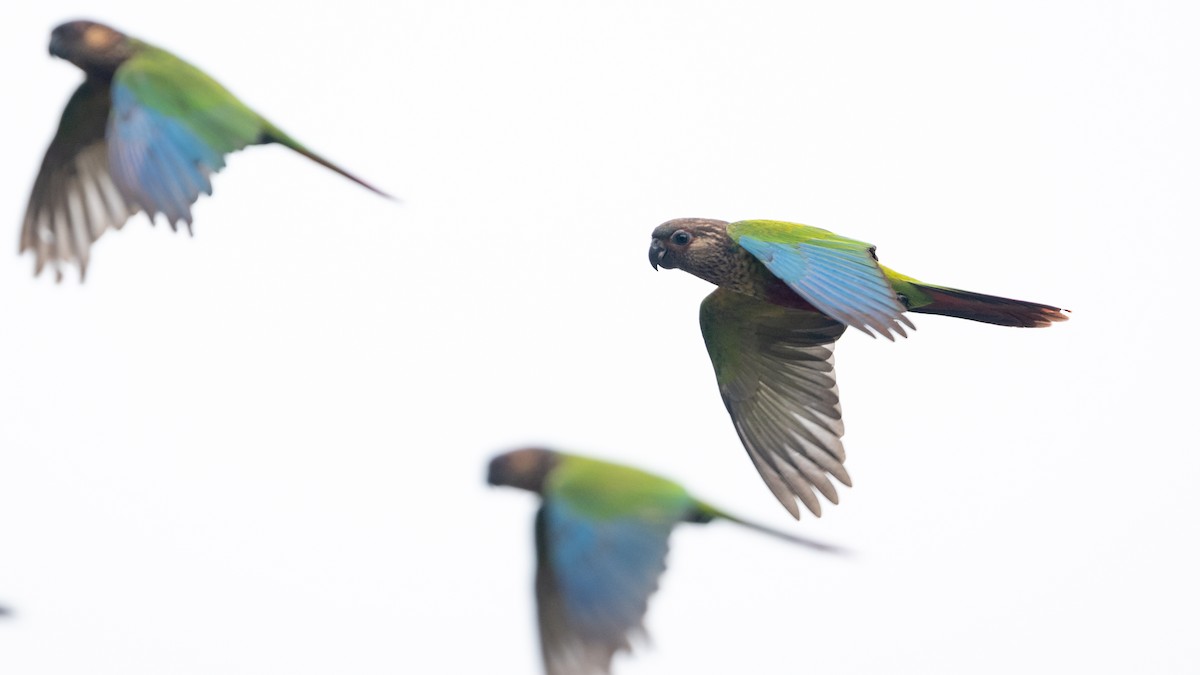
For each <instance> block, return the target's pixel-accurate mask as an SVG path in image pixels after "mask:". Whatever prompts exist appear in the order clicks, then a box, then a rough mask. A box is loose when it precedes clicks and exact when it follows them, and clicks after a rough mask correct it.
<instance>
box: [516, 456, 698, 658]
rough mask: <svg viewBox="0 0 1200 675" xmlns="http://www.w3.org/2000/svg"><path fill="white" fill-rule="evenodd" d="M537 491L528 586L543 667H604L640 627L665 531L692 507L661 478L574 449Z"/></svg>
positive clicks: (660, 563)
mask: <svg viewBox="0 0 1200 675" xmlns="http://www.w3.org/2000/svg"><path fill="white" fill-rule="evenodd" d="M543 498H544V502H543V504H542V508H541V510H540V511H539V512H538V519H537V527H536V534H537V546H538V549H537V550H538V570H537V584H536V590H537V601H538V625H539V627H540V630H541V637H542V655H543V658H544V660H545V664H546V671H547V672H548V673H550V674H551V675H579V674H581V673H604V672H609V666H610V663H611V661H612V656H613V654H614V653H616V652H617V651H619V650H623V649H625V650H627V649H629V648H630V637H631V636H633V635H635V634H638V633H640V632H642V618H643V617H644V616H645V614H646V609H647V606H648V603H649V599H650V596H651V595H652V594H653V593H654V591H655V589H656V588H657V587H658V578H659V576H660V575H661V574H662V572H663V570H664V569H665V568H666V556H667V540H668V538H669V537H670V534H671V530H672V529H673V528H674V527H675V525H676V523H678V522H680V521H681V520H685V519H688V518H689V517H691V516H693V515H695V514H696V513H697V508H698V505H697V504H696V502H695V501H694V500H693V499H692V498H691V497H689V496H688V494H687V493H686V492H685V491H684V490H683V488H682V487H680V486H679V485H677V484H675V483H672V482H671V481H668V480H666V479H663V478H659V477H657V476H653V475H651V474H647V473H645V472H642V471H639V470H637V469H633V468H631V467H625V466H620V465H616V464H610V463H608V462H602V461H599V460H592V459H587V458H583V457H578V456H574V455H560V462H559V464H558V466H557V467H556V468H555V469H554V471H553V472H552V473H551V474H550V476H549V477H548V479H547V484H546V486H545V490H544V492H543Z"/></svg>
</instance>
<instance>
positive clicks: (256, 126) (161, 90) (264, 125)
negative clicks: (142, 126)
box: [113, 43, 272, 154]
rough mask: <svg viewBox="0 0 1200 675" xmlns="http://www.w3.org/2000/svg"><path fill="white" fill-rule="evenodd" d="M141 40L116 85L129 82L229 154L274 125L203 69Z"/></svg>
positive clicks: (147, 100) (147, 102)
mask: <svg viewBox="0 0 1200 675" xmlns="http://www.w3.org/2000/svg"><path fill="white" fill-rule="evenodd" d="M142 44H143V48H142V49H141V50H140V51H139V52H138V54H137V55H136V56H134V57H133V58H131V59H129V60H128V61H126V62H125V64H124V65H122V66H121V67H120V68H119V69H117V74H116V77H115V78H114V81H113V84H114V86H124V87H127V88H128V89H129V90H130V91H131V92H132V93H133V94H134V96H136V97H137V99H138V101H139V102H140V103H141V104H142V105H144V106H146V107H147V108H149V109H151V110H154V111H155V112H158V113H161V114H163V115H166V116H168V117H171V118H173V119H176V120H179V121H181V122H183V123H184V124H186V125H187V126H188V127H189V128H190V129H191V130H193V131H194V132H195V133H196V134H197V135H198V136H199V137H200V138H201V140H203V141H204V142H205V143H206V144H207V145H208V146H209V147H210V148H212V149H213V150H215V151H217V152H220V153H222V154H226V153H229V152H232V151H234V150H239V149H241V148H244V147H245V146H247V145H250V144H252V143H257V142H260V140H261V139H262V136H263V134H264V132H267V131H270V130H271V129H272V127H271V125H270V124H269V123H268V122H267V121H266V120H264V119H263V118H262V117H260V116H259V115H258V114H257V113H255V112H254V111H253V110H251V109H250V108H249V107H247V106H246V105H245V104H244V103H242V102H241V101H239V100H238V99H237V97H236V96H234V95H233V94H231V93H229V90H227V89H226V88H225V87H223V86H221V84H220V83H218V82H217V81H216V80H214V79H212V78H211V77H209V76H208V75H206V74H205V73H204V72H203V71H201V70H200V69H198V68H196V67H195V66H193V65H191V64H190V63H188V62H186V61H184V60H183V59H180V58H179V57H177V56H175V55H173V54H171V53H170V52H167V51H165V50H162V49H159V48H158V47H154V46H151V45H147V44H145V43H142Z"/></svg>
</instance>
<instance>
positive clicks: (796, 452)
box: [700, 289, 850, 518]
mask: <svg viewBox="0 0 1200 675" xmlns="http://www.w3.org/2000/svg"><path fill="white" fill-rule="evenodd" d="M700 329H701V332H702V333H703V334H704V342H705V345H707V347H708V355H709V357H710V358H711V359H712V362H713V370H714V371H715V373H716V376H717V384H718V386H719V387H720V390H721V398H722V399H724V401H725V407H726V408H727V409H728V410H729V416H730V418H732V420H733V425H734V428H736V429H737V433H738V436H739V437H740V438H741V439H742V444H743V445H745V447H746V452H748V453H749V454H750V459H751V460H752V461H753V462H754V466H755V468H757V469H758V472H759V474H760V475H761V476H762V479H763V481H765V482H766V484H767V487H768V488H770V489H771V492H772V493H773V494H774V495H775V497H776V498H777V499H779V502H780V503H781V504H783V506H784V508H786V509H787V510H788V512H789V513H791V514H792V515H793V516H794V517H796V518H799V517H800V510H799V508H797V506H796V499H799V500H800V501H801V502H803V503H804V505H805V506H806V507H807V508H808V510H810V511H812V512H813V513H814V514H816V515H818V516H819V515H821V504H820V502H818V501H817V497H816V495H815V493H814V491H813V490H814V488H815V489H816V490H817V491H819V492H820V493H821V494H823V495H825V497H826V499H828V500H829V501H831V502H833V503H835V504H836V503H837V501H838V497H837V491H836V490H835V489H834V487H833V483H832V482H830V480H829V478H828V476H827V475H826V474H829V475H831V476H833V477H834V478H837V479H838V480H839V481H840V482H841V483H843V484H844V485H850V476H849V474H848V473H846V468H845V467H844V466H843V462H844V461H845V459H846V452H845V450H843V448H842V440H841V438H842V433H843V432H844V427H843V425H842V411H841V406H840V404H839V402H838V390H837V383H836V381H835V379H834V372H833V343H834V341H836V340H837V339H838V338H839V337H841V335H842V333H843V332H845V330H846V327H845V326H844V325H842V324H841V323H838V322H837V321H834V320H833V319H830V318H829V317H826V316H822V315H821V314H818V313H816V312H809V311H805V310H797V309H788V308H784V307H779V306H777V305H773V304H769V303H766V302H763V301H761V300H756V299H754V298H752V297H750V296H746V295H742V294H739V293H735V292H733V291H728V290H724V289H717V290H716V291H714V292H713V293H712V294H711V295H709V296H708V297H707V298H705V300H704V302H703V303H701V305H700Z"/></svg>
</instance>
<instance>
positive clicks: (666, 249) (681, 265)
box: [650, 218, 737, 285]
mask: <svg viewBox="0 0 1200 675" xmlns="http://www.w3.org/2000/svg"><path fill="white" fill-rule="evenodd" d="M728 226H729V223H727V222H725V221H723V220H712V219H710V218H676V219H675V220H668V221H667V222H665V223H663V224H662V225H659V226H658V227H656V228H654V233H653V234H651V235H650V237H651V239H650V265H651V266H653V267H654V269H658V268H659V267H665V268H667V269H676V268H678V269H681V270H683V271H685V272H690V273H691V274H695V275H696V276H698V277H700V278H701V279H704V280H706V281H710V282H712V283H714V284H718V285H720V284H722V283H724V281H725V280H724V279H723V278H722V277H723V276H724V275H723V274H722V270H725V269H726V268H728V266H729V261H730V259H731V253H733V252H734V251H735V250H736V249H737V243H736V242H734V241H733V239H731V238H730V237H729V233H728V232H727V231H726V228H727V227H728Z"/></svg>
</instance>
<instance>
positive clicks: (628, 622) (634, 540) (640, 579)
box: [487, 448, 836, 675]
mask: <svg viewBox="0 0 1200 675" xmlns="http://www.w3.org/2000/svg"><path fill="white" fill-rule="evenodd" d="M487 480H488V483H490V484H492V485H509V486H512V487H517V488H521V489H523V490H529V491H531V492H536V493H537V494H539V495H541V496H542V505H541V508H540V509H539V510H538V512H537V519H536V524H535V538H536V542H537V574H536V579H535V592H536V595H537V607H538V627H539V630H540V633H541V642H542V657H543V660H544V662H545V665H546V671H547V673H549V675H586V674H591V673H607V672H609V667H610V664H611V662H612V657H613V654H614V653H615V652H616V651H617V650H619V649H624V650H629V649H630V643H629V639H630V637H632V636H633V635H634V634H640V633H642V632H644V629H643V627H642V617H643V616H644V615H645V614H646V607H647V602H648V601H649V598H650V595H651V594H652V593H653V592H654V591H655V589H656V588H657V587H658V577H659V575H660V574H662V572H663V570H664V569H666V562H665V560H666V555H667V539H668V537H669V536H670V534H671V530H672V529H673V528H674V527H675V525H677V524H678V523H683V522H690V523H707V522H709V521H712V520H715V519H724V520H729V521H732V522H735V523H738V524H741V525H745V526H747V527H750V528H752V529H755V530H758V531H760V532H765V533H767V534H771V535H774V536H776V537H780V538H782V539H786V540H788V541H790V542H794V543H797V544H802V545H804V546H809V547H812V548H817V549H821V550H825V551H835V550H836V549H834V548H833V547H831V546H827V545H824V544H820V543H817V542H814V541H810V540H808V539H803V538H800V537H796V536H794V535H790V534H786V533H783V532H779V531H777V530H773V529H770V528H768V527H764V526H762V525H758V524H755V523H750V522H747V521H745V520H742V519H740V518H737V517H735V516H732V515H730V514H728V513H726V512H724V511H721V510H719V509H717V508H715V507H713V506H711V505H709V504H706V503H704V502H702V501H700V500H698V499H696V498H695V497H693V496H691V495H690V494H688V492H687V491H686V490H684V489H683V487H681V486H680V485H678V484H676V483H673V482H671V481H669V480H667V479H665V478H660V477H658V476H655V475H653V474H649V473H646V472H644V471H640V470H638V469H634V468H632V467H629V466H623V465H620V464H612V463H610V462H604V461H600V460H596V459H589V458H587V457H581V456H578V455H569V454H566V453H560V452H555V451H552V450H545V449H541V448H525V449H522V450H514V451H512V452H508V453H505V454H503V455H500V456H498V457H496V458H494V459H493V460H492V461H491V464H490V465H489V466H488V477H487Z"/></svg>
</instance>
